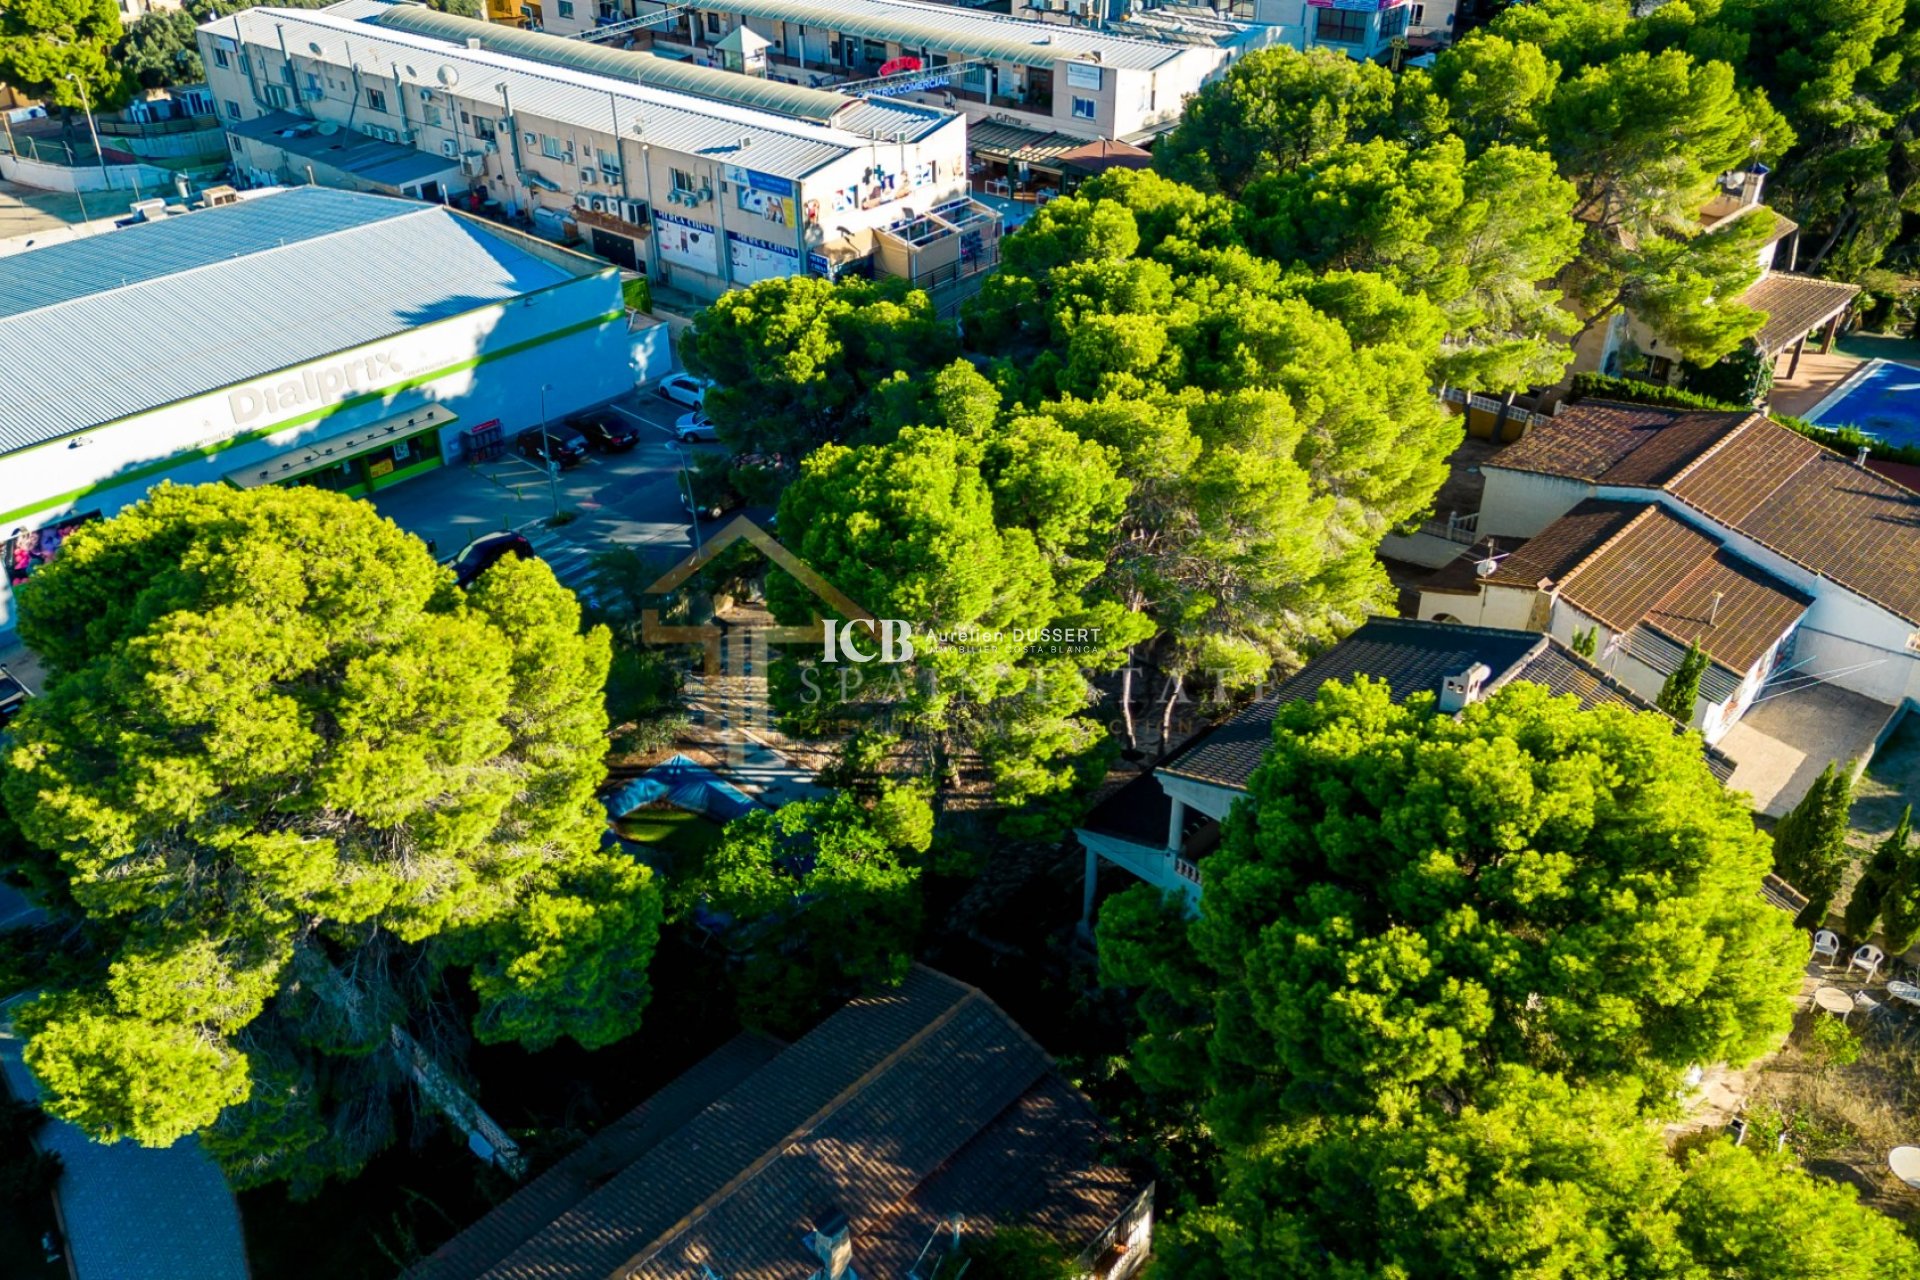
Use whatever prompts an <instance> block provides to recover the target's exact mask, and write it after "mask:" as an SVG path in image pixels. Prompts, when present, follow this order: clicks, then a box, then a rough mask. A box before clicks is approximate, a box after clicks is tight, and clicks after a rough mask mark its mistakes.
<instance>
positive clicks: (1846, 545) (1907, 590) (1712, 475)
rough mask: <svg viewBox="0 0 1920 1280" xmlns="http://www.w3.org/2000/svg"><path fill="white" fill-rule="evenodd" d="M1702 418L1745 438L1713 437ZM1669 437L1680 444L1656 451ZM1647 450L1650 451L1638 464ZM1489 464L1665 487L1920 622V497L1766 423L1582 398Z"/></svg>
mask: <svg viewBox="0 0 1920 1280" xmlns="http://www.w3.org/2000/svg"><path fill="white" fill-rule="evenodd" d="M1702 417H1720V418H1724V419H1727V420H1730V426H1739V427H1740V430H1738V431H1737V432H1735V431H1732V430H1728V431H1722V432H1718V433H1716V432H1714V431H1713V430H1711V424H1707V423H1702V422H1701V421H1700V419H1701V418H1702ZM1673 429H1678V434H1677V435H1675V436H1673V437H1671V438H1670V440H1669V442H1666V443H1658V444H1656V442H1658V441H1660V438H1661V436H1662V434H1663V432H1665V431H1667V430H1673ZM1648 448H1653V449H1654V452H1653V453H1651V454H1648V455H1647V456H1646V457H1645V458H1643V459H1642V460H1641V461H1638V462H1633V461H1631V458H1632V456H1633V455H1635V454H1637V453H1640V452H1642V451H1644V450H1646V449H1648ZM1689 451H1691V456H1688V454H1689ZM1485 465H1486V466H1488V467H1490V468H1502V467H1504V468H1508V469H1512V470H1520V471H1534V472H1539V473H1541V474H1545V475H1555V476H1563V477H1566V478H1568V479H1573V480H1585V481H1588V482H1589V483H1604V484H1628V483H1632V484H1636V485H1644V486H1647V487H1663V488H1665V490H1666V491H1667V492H1668V493H1670V494H1671V495H1673V497H1674V498H1676V499H1678V500H1679V501H1681V502H1683V503H1685V504H1686V505H1688V506H1689V507H1691V508H1693V509H1694V510H1696V511H1698V512H1700V514H1701V515H1703V516H1705V517H1707V518H1708V519H1709V520H1712V521H1715V522H1717V523H1719V524H1721V525H1723V526H1724V527H1726V528H1728V529H1731V530H1734V531H1735V532H1738V533H1741V534H1744V535H1745V536H1747V537H1749V538H1752V539H1753V540H1754V541H1756V542H1758V543H1760V544H1761V545H1762V546H1765V547H1767V548H1769V549H1771V550H1773V551H1775V552H1777V553H1778V554H1779V555H1781V556H1782V557H1784V558H1785V559H1787V560H1789V561H1791V562H1792V563H1794V564H1797V565H1800V566H1801V567H1802V568H1804V569H1806V570H1808V571H1809V572H1811V573H1816V574H1819V575H1821V576H1823V577H1826V578H1829V579H1831V580H1833V581H1834V582H1837V583H1839V584H1840V585H1841V586H1843V587H1845V588H1847V589H1848V590H1850V591H1852V592H1854V593H1855V594H1856V595H1859V596H1861V597H1863V598H1865V599H1867V600H1871V601H1873V602H1874V603H1876V604H1878V605H1880V606H1881V607H1882V608H1885V609H1887V610H1888V611H1890V612H1892V613H1894V614H1896V615H1898V616H1899V617H1901V618H1904V619H1906V620H1907V621H1909V622H1912V623H1915V624H1916V625H1920V572H1916V571H1915V566H1916V565H1920V493H1916V492H1914V491H1913V490H1910V489H1908V488H1906V487H1904V486H1902V485H1900V484H1897V483H1895V482H1894V481H1892V480H1889V479H1887V478H1886V477H1884V476H1881V475H1878V474H1876V473H1875V472H1873V471H1871V470H1868V469H1867V468H1863V467H1858V466H1855V465H1853V463H1852V462H1851V461H1850V460H1848V459H1845V458H1843V457H1841V456H1840V455H1839V454H1836V453H1833V452H1831V451H1829V450H1827V449H1823V448H1821V447H1820V446H1819V445H1816V444H1814V443H1813V442H1812V441H1810V440H1808V439H1806V438H1805V437H1804V436H1801V435H1798V434H1797V433H1795V432H1792V431H1789V430H1788V429H1787V428H1785V427H1783V426H1781V425H1779V424H1778V423H1776V422H1772V421H1770V420H1768V419H1765V418H1755V419H1753V420H1751V421H1749V420H1748V419H1747V418H1746V417H1745V416H1743V415H1740V414H1725V415H1700V414H1690V413H1685V412H1682V411H1679V410H1674V409H1658V408H1650V407H1646V406H1623V405H1616V404H1611V403H1607V402H1601V401H1585V402H1583V403H1581V404H1579V405H1577V406H1574V407H1573V408H1570V409H1565V410H1562V412H1561V413H1560V415H1559V416H1558V417H1556V418H1554V419H1553V420H1552V421H1550V422H1548V423H1545V424H1542V425H1540V426H1537V427H1535V428H1533V429H1532V430H1531V431H1529V432H1528V433H1527V435H1526V437H1525V438H1523V439H1522V440H1520V441H1519V442H1518V443H1516V444H1514V445H1511V446H1509V447H1508V448H1507V449H1506V450H1504V451H1503V452H1501V453H1500V454H1498V455H1496V456H1495V457H1494V459H1493V460H1492V461H1490V462H1488V463H1486V464H1485ZM1628 476H1632V477H1634V479H1631V480H1629V479H1624V478H1623V477H1628Z"/></svg>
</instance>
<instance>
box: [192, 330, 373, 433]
mask: <svg viewBox="0 0 1920 1280" xmlns="http://www.w3.org/2000/svg"><path fill="white" fill-rule="evenodd" d="M404 372H405V369H404V368H403V366H402V365H401V363H400V356H399V354H398V353H397V352H395V351H394V350H392V349H391V348H389V349H388V350H386V351H373V352H369V353H368V354H366V355H363V356H355V357H354V358H353V359H351V360H340V361H336V362H335V363H333V364H323V365H314V366H310V367H308V368H306V369H302V370H301V371H300V373H299V375H298V376H297V377H285V378H277V379H274V380H272V381H262V382H256V383H254V384H253V385H252V386H248V387H238V388H236V389H234V390H233V391H230V392H228V393H227V407H228V408H230V409H231V410H232V411H233V425H234V426H236V427H243V426H245V425H246V424H247V423H249V422H252V421H253V420H254V419H255V418H259V417H263V416H265V415H267V414H270V413H272V414H279V413H292V412H294V411H296V410H301V409H312V408H317V407H318V406H320V405H327V404H333V403H335V402H337V401H340V400H345V399H346V398H347V397H348V396H351V395H354V394H356V393H357V392H361V391H371V390H373V389H374V388H376V387H378V386H381V385H383V384H384V383H387V382H390V381H392V380H393V379H394V378H395V377H397V376H399V375H400V374H401V373H404Z"/></svg>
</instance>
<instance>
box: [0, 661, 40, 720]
mask: <svg viewBox="0 0 1920 1280" xmlns="http://www.w3.org/2000/svg"><path fill="white" fill-rule="evenodd" d="M32 696H33V695H32V694H30V693H28V692H27V686H25V685H24V684H21V683H20V681H19V680H18V679H16V678H15V677H14V674H13V672H11V671H9V670H7V669H6V668H5V667H0V729H4V728H6V727H7V724H8V722H10V721H11V720H12V719H13V718H14V717H15V716H17V715H19V714H20V708H22V707H24V706H26V705H27V699H28V698H30V697H32Z"/></svg>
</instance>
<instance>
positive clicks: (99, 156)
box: [67, 71, 113, 191]
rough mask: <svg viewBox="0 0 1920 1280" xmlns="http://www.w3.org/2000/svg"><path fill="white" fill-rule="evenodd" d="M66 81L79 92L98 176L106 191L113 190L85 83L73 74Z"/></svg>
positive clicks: (111, 177) (111, 178)
mask: <svg viewBox="0 0 1920 1280" xmlns="http://www.w3.org/2000/svg"><path fill="white" fill-rule="evenodd" d="M67 79H69V80H71V81H73V87H74V88H76V89H78V90H79V91H80V109H81V110H82V111H84V112H86V114H87V132H88V133H90V134H92V135H93V158H94V159H95V160H98V161H99V162H100V176H101V177H102V178H103V179H105V180H106V184H107V190H109V191H111V190H113V175H112V174H111V173H109V172H107V153H106V152H104V151H102V150H101V149H100V130H99V129H98V128H97V127H95V125H94V123H93V103H92V102H90V101H88V99H87V86H86V82H85V81H83V80H81V79H80V77H79V76H77V75H75V74H74V73H73V72H71V71H69V72H67Z"/></svg>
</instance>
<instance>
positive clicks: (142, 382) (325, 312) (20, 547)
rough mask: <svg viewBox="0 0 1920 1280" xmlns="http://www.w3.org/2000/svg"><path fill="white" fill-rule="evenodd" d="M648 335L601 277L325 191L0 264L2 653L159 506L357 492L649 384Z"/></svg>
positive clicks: (445, 220) (430, 218)
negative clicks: (17, 600) (42, 587)
mask: <svg viewBox="0 0 1920 1280" xmlns="http://www.w3.org/2000/svg"><path fill="white" fill-rule="evenodd" d="M665 334H666V330H665V328H664V326H658V325H649V326H648V327H647V328H645V329H643V330H640V331H634V330H632V329H631V328H630V324H629V319H628V316H627V313H626V310H625V307H624V305H623V303H622V300H621V290H620V280H619V272H618V271H617V269H616V268H614V267H611V266H609V265H607V264H605V263H602V262H598V261H595V260H594V259H592V258H589V257H586V256H585V255H582V254H578V253H574V252H572V251H570V250H567V249H562V248H560V247H558V246H555V245H551V244H547V243H545V242H544V241H541V240H539V239H536V238H535V237H532V236H528V235H523V234H521V233H518V232H515V231H511V230H507V229H504V228H501V227H497V226H494V225H493V224H491V223H488V222H485V221H483V220H481V219H477V218H473V217H469V216H467V215H465V214H461V213H456V212H454V211H452V210H449V209H446V208H443V207H441V206H438V205H423V204H420V203H418V202H415V201H404V200H394V199H389V198H386V197H382V196H374V195H364V194H359V193H354V192H346V191H331V190H327V189H325V188H320V187H307V188H301V189H298V190H292V191H284V192H274V193H263V194H261V195H259V196H257V197H255V198H252V199H248V200H244V201H241V202H239V203H236V204H230V205H226V206H223V207H218V208H208V209H202V210H199V211H197V212H193V213H185V214H177V215H175V216H172V217H168V218H163V219H161V220H159V221H155V222H144V223H139V224H136V225H133V226H129V227H125V228H123V229H120V230H117V231H110V232H106V233H103V234H100V235H96V236H92V237H89V238H87V239H82V240H73V241H63V242H60V243H57V244H52V245H48V246H46V247H43V248H38V249H31V250H28V251H27V252H24V253H19V254H15V255H13V256H11V257H6V258H0V367H4V368H5V369H6V370H7V374H6V390H5V392H4V394H0V553H3V554H4V568H5V572H4V573H0V632H3V631H7V630H10V629H11V628H12V627H13V625H14V622H15V611H14V607H13V595H12V589H13V587H14V586H15V585H17V584H18V583H19V582H20V581H22V580H24V579H25V578H26V577H27V576H28V575H29V574H31V573H32V572H33V570H34V569H35V568H36V567H37V566H38V565H40V564H42V563H44V562H45V561H46V560H48V559H50V558H51V557H52V556H53V555H55V554H57V553H58V550H59V546H60V543H61V541H62V540H63V539H64V538H65V536H66V535H67V534H68V533H69V532H71V531H72V530H73V529H74V528H76V527H78V525H80V524H82V523H85V522H86V521H87V520H90V519H94V518H96V517H100V516H106V515H111V514H112V513H113V512H115V511H116V510H118V509H119V508H121V507H124V506H126V505H128V504H129V503H132V502H137V501H138V500H139V499H140V498H141V497H143V496H144V495H145V494H146V493H147V491H148V490H149V489H151V488H152V487H153V486H155V485H157V484H161V483H165V482H169V481H171V482H176V483H182V484H198V483H208V482H213V483H219V482H225V483H228V484H232V485H237V486H240V487H243V488H244V487H252V486H256V485H264V484H310V485H317V486H321V487H325V488H329V489H336V490H341V491H345V492H348V493H354V494H364V493H369V492H372V491H374V490H377V489H381V488H385V487H386V486H388V485H392V484H397V483H400V482H402V481H404V480H406V479H408V478H410V477H412V476H415V475H418V474H420V473H422V472H424V471H429V470H432V469H434V468H436V467H439V466H442V465H444V464H445V463H447V462H448V461H450V460H452V459H455V458H457V457H458V456H460V454H461V453H462V452H463V451H464V450H466V449H467V448H469V447H470V446H471V445H472V444H473V443H474V442H475V441H481V442H485V441H488V440H495V441H497V440H498V439H499V438H500V437H501V435H503V434H505V435H511V434H512V433H513V432H514V431H515V430H517V429H519V428H523V427H526V426H530V425H533V424H536V423H538V422H539V421H541V418H542V415H543V414H544V415H548V416H551V417H553V418H558V417H561V416H562V415H564V414H567V413H569V412H572V411H574V410H577V409H581V408H584V407H586V406H588V405H592V404H596V403H599V402H601V401H605V400H608V399H611V398H613V397H615V396H617V395H620V394H621V393H623V392H625V391H627V390H629V389H631V388H632V386H633V384H634V381H635V379H636V377H649V376H655V375H658V374H661V373H664V372H666V371H667V369H668V368H669V367H670V365H669V364H668V361H669V358H670V357H669V353H668V352H667V350H666V337H665ZM81 352H84V353H85V356H84V358H77V356H78V353H81ZM543 388H544V389H545V390H543Z"/></svg>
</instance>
